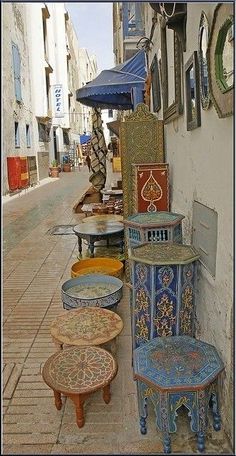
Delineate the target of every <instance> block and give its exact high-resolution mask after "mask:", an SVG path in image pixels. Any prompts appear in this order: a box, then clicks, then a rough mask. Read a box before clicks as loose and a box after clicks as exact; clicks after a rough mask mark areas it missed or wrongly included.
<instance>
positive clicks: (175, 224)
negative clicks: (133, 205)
mask: <svg viewBox="0 0 236 456" xmlns="http://www.w3.org/2000/svg"><path fill="white" fill-rule="evenodd" d="M183 218H184V215H181V214H176V213H175V212H167V211H158V212H138V213H137V214H134V215H130V216H129V217H127V219H126V220H124V225H125V231H126V237H127V244H128V248H130V247H135V246H137V245H141V244H143V243H146V242H151V243H155V242H161V243H164V242H176V243H180V244H181V243H182V219H183Z"/></svg>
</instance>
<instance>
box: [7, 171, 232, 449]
mask: <svg viewBox="0 0 236 456" xmlns="http://www.w3.org/2000/svg"><path fill="white" fill-rule="evenodd" d="M88 186H89V184H88V172H87V168H86V169H85V168H82V169H81V171H76V172H73V173H61V176H60V179H55V180H54V179H53V180H51V182H50V183H48V184H46V185H44V186H39V187H37V188H35V189H34V190H33V191H31V192H29V193H27V194H25V195H21V196H19V197H17V198H14V199H13V200H12V201H9V202H7V203H5V204H4V205H3V226H4V244H3V249H4V263H3V285H4V294H3V301H4V302H3V333H4V339H3V364H2V365H3V387H4V388H3V414H4V417H3V448H2V453H3V454H18V455H20V454H37V455H40V454H60V455H61V454H162V445H161V440H160V433H159V432H157V431H156V429H155V419H154V414H153V412H152V410H150V415H149V418H148V433H147V434H146V435H141V434H140V433H139V425H138V411H137V402H136V387H135V382H134V381H133V375H132V366H131V335H130V313H129V290H128V289H127V288H126V287H124V297H123V299H122V301H121V302H120V304H119V306H118V313H119V315H120V316H121V317H122V319H123V321H124V329H123V331H122V333H121V335H120V336H119V338H118V344H117V360H118V366H119V370H118V375H117V377H116V378H115V379H114V381H113V382H112V384H111V393H112V397H111V402H110V403H109V404H108V405H106V404H105V403H104V402H103V400H102V397H101V394H100V393H99V392H98V393H95V394H94V395H93V396H91V397H90V398H89V399H88V400H87V401H86V402H85V425H84V427H83V428H81V429H79V428H78V427H77V425H76V422H75V410H74V406H73V404H72V402H71V401H70V400H69V399H66V398H65V397H63V407H62V409H61V410H60V411H57V410H56V408H55V406H54V401H53V396H52V391H51V390H50V389H49V388H48V387H47V386H46V384H45V383H44V382H43V380H42V376H41V372H42V367H43V365H44V362H45V361H46V359H47V358H48V357H49V356H50V355H51V354H52V353H54V351H55V347H54V345H53V343H52V341H51V337H50V324H51V322H52V320H53V319H54V318H55V317H56V316H57V315H58V314H60V313H63V308H62V302H61V297H60V292H61V285H62V283H63V282H64V281H65V280H67V279H69V278H70V269H71V266H72V264H73V263H74V262H75V261H76V260H77V241H76V238H75V236H74V235H64V236H55V235H54V236H53V235H50V234H48V230H49V229H50V228H52V227H53V226H55V225H63V224H74V223H77V222H79V221H80V220H81V218H82V217H83V215H80V214H73V212H72V208H73V206H74V204H75V203H76V201H77V200H78V199H79V198H80V196H81V195H82V193H83V192H84V190H85V189H86V188H88ZM64 312H65V311H64ZM186 415H187V414H184V415H183V414H182V413H181V412H180V416H181V417H180V416H179V418H178V420H177V422H178V434H177V435H173V437H172V450H173V452H174V453H178V454H194V453H197V451H196V439H195V436H194V435H193V433H192V432H191V431H190V430H189V428H188V426H187V425H188V420H189V418H187V417H186ZM206 448H207V452H208V453H209V454H232V453H231V451H230V447H229V444H228V442H227V440H226V437H225V435H224V433H223V431H220V432H218V433H215V432H214V431H213V430H212V427H211V426H210V428H209V432H208V435H207V440H206Z"/></svg>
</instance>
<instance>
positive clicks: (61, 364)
mask: <svg viewBox="0 0 236 456" xmlns="http://www.w3.org/2000/svg"><path fill="white" fill-rule="evenodd" d="M116 374H117V363H116V361H115V359H114V358H113V356H112V355H111V353H109V352H107V351H106V350H104V349H103V348H100V347H81V348H79V347H70V348H66V349H65V350H62V351H60V352H57V353H55V354H54V355H52V356H50V358H48V360H47V361H46V363H45V364H44V367H43V372H42V376H43V379H44V381H45V383H46V384H47V385H48V386H49V387H50V388H52V390H53V392H54V398H55V405H56V408H57V410H61V408H62V400H61V394H63V395H65V396H67V397H69V398H70V399H72V401H73V402H74V404H75V408H76V422H77V425H78V427H80V428H81V427H83V425H84V422H85V420H84V410H83V405H84V401H85V400H86V399H87V398H88V397H89V396H90V394H91V393H93V392H95V391H97V390H100V389H102V390H103V399H104V402H105V403H106V404H108V403H109V402H110V399H111V395H110V383H111V381H112V380H113V378H114V377H115V376H116Z"/></svg>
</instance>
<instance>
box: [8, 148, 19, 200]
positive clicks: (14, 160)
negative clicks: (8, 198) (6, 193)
mask: <svg viewBox="0 0 236 456" xmlns="http://www.w3.org/2000/svg"><path fill="white" fill-rule="evenodd" d="M7 174H8V185H9V190H10V191H11V192H12V191H14V190H18V189H19V188H21V160H20V157H7Z"/></svg>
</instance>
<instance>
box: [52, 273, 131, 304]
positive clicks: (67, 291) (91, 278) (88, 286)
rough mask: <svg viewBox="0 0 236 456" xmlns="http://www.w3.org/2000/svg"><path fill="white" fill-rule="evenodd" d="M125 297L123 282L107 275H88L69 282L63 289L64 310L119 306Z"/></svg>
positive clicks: (64, 284) (65, 283)
mask: <svg viewBox="0 0 236 456" xmlns="http://www.w3.org/2000/svg"><path fill="white" fill-rule="evenodd" d="M122 295H123V282H122V280H120V279H118V278H117V277H113V276H109V275H105V274H87V275H83V276H79V277H75V278H73V279H70V280H67V281H66V282H64V283H63V285H62V287H61V297H62V302H63V307H64V309H67V310H70V309H76V308H78V307H87V306H89V307H105V308H107V309H109V308H112V307H113V306H117V304H118V303H119V301H120V300H121V298H122Z"/></svg>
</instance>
